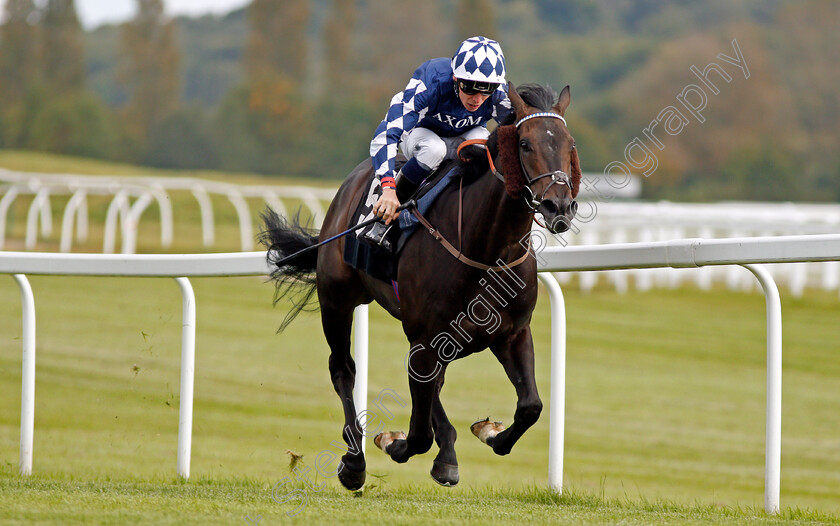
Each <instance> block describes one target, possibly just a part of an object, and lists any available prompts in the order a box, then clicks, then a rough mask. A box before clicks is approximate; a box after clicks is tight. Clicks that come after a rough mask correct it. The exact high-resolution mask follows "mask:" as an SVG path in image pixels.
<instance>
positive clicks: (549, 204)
mask: <svg viewBox="0 0 840 526" xmlns="http://www.w3.org/2000/svg"><path fill="white" fill-rule="evenodd" d="M538 209H539V211H540V212H541V213H542V215H543V216H546V215H548V216H555V215H557V205H556V204H554V201H551V200H550V199H545V200H543V201H542V202H541V203H540V206H539V207H538Z"/></svg>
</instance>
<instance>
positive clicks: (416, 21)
mask: <svg viewBox="0 0 840 526" xmlns="http://www.w3.org/2000/svg"><path fill="white" fill-rule="evenodd" d="M451 16H452V15H450V17H451ZM449 20H451V18H450V19H447V16H446V14H445V13H444V12H443V10H442V9H441V5H440V1H439V0H428V1H426V2H424V3H423V9H417V3H416V2H414V1H412V0H370V1H369V2H367V5H366V10H365V12H364V13H363V14H362V16H361V18H360V24H359V32H360V34H361V35H362V38H361V39H360V40H361V42H360V44H361V50H360V53H359V56H360V59H361V64H360V70H361V72H362V74H363V75H364V79H365V93H366V95H367V96H368V101H369V102H371V103H372V106H373V107H376V108H381V109H380V110H379V111H380V112H381V113H380V114H379V118H380V119H381V118H382V116H383V115H385V110H387V109H388V101H390V100H391V97H393V96H394V94H395V93H397V92H398V91H400V90H402V89H403V88H405V86H406V84H407V83H408V80H409V78H411V74H412V73H413V72H414V70H415V69H416V68H417V66H419V65H420V64H422V63H423V62H425V61H426V60H429V59H431V58H435V57H451V56H452V54H453V53H454V52H455V49H454V45H453V41H454V40H455V39H454V35H453V32H452V30H453V29H454V27H453V25H452V23H451V21H449ZM470 36H472V35H470ZM459 43H460V41H459ZM370 133H371V136H372V134H373V130H370Z"/></svg>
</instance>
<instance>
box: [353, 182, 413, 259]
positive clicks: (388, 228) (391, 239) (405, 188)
mask: <svg viewBox="0 0 840 526" xmlns="http://www.w3.org/2000/svg"><path fill="white" fill-rule="evenodd" d="M394 182H395V183H396V191H397V199H399V200H400V203H401V204H402V203H405V202H406V201H408V199H410V198H411V196H412V195H414V192H416V191H417V187H418V186H420V185H418V184H417V183H415V182H413V181H412V180H410V179H409V178H408V177H406V176H405V175H403V173H402V171H400V172H399V173H398V174H397V176H396V177H395V178H394ZM362 237H364V239H365V240H366V241H369V242H371V243H373V244H374V245H378V246H380V247H382V250H384V251H385V252H387V253H388V254H390V255H393V254H394V250H395V249H396V245H397V241H398V240H399V238H400V227H399V225H398V223H397V221H391V224H390V225H386V224H385V223H382V222H377V223H374V224H373V228H371V229H370V230H369V231H368V232H367V233H365V235H364V236H362Z"/></svg>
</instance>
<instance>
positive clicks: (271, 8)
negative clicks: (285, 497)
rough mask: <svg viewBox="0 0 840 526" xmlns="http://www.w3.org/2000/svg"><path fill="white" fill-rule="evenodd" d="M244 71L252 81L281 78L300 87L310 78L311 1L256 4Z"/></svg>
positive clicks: (257, 1) (252, 7) (258, 0)
mask: <svg viewBox="0 0 840 526" xmlns="http://www.w3.org/2000/svg"><path fill="white" fill-rule="evenodd" d="M248 22H249V24H250V29H251V31H250V34H249V36H248V44H247V47H246V50H245V68H246V71H247V73H248V78H249V79H250V80H252V81H253V80H257V79H261V78H264V77H266V76H269V77H273V76H278V75H279V76H282V77H286V78H287V79H289V80H291V81H293V82H295V83H301V82H303V80H304V78H305V77H306V74H307V67H306V66H307V53H308V48H309V46H308V41H307V36H306V30H307V27H308V22H309V0H283V1H282V2H277V1H276V0H253V1H252V2H251V5H250V6H249V7H248Z"/></svg>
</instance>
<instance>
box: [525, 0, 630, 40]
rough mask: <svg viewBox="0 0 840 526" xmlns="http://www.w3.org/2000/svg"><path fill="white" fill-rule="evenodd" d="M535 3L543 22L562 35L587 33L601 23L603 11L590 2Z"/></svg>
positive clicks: (547, 0)
mask: <svg viewBox="0 0 840 526" xmlns="http://www.w3.org/2000/svg"><path fill="white" fill-rule="evenodd" d="M535 3H536V7H537V10H538V12H539V14H540V17H541V18H542V19H543V21H545V23H547V24H549V25H551V26H554V27H556V28H557V29H559V30H560V33H561V34H566V33H574V34H581V33H587V32H589V31H591V30H592V29H594V28H596V27H598V25H599V23H600V21H601V9H600V8H599V7H598V6H597V5H596V4H593V3H592V2H591V1H590V0H536V1H535ZM611 8H612V9H614V6H611Z"/></svg>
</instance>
